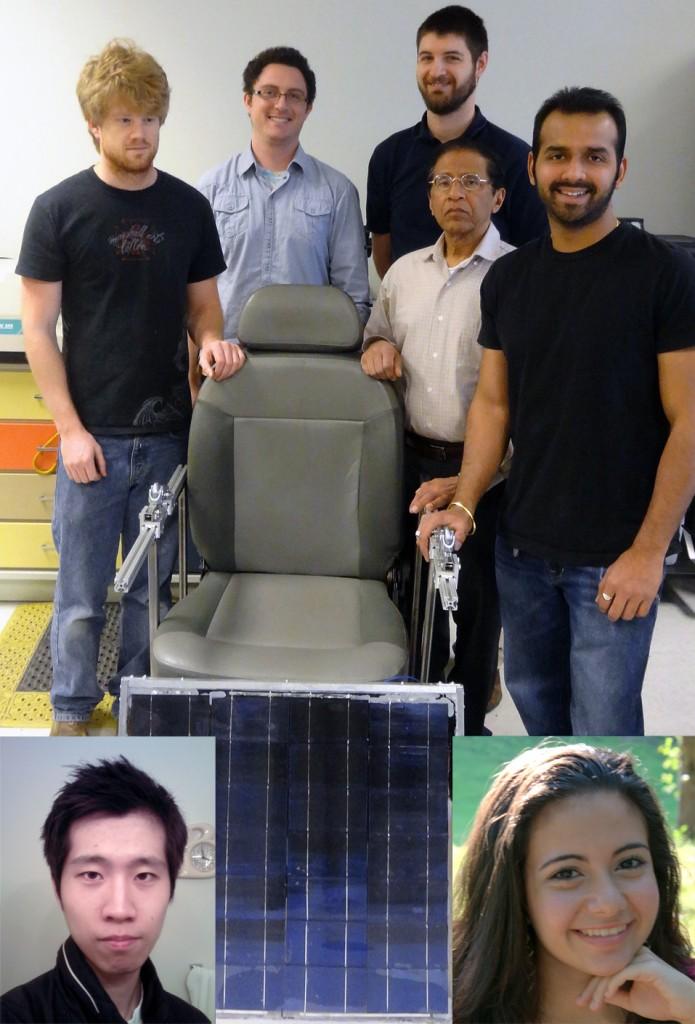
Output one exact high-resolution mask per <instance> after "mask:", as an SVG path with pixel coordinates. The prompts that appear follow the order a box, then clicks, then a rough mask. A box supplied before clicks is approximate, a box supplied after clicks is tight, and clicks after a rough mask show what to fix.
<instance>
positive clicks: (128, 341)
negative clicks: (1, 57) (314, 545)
mask: <svg viewBox="0 0 695 1024" xmlns="http://www.w3.org/2000/svg"><path fill="white" fill-rule="evenodd" d="M77 96H78V99H79V102H80V106H81V108H82V112H83V114H84V117H85V120H86V122H87V127H88V130H89V133H90V135H91V136H92V139H93V141H94V145H95V146H96V149H97V152H98V154H99V156H98V160H97V162H96V164H95V165H94V166H93V167H90V168H89V169H87V170H83V171H80V172H79V173H78V174H75V175H73V176H72V177H70V178H67V179H66V180H65V181H62V182H61V183H60V184H59V185H56V186H55V187H54V188H51V189H49V190H48V191H47V192H45V193H44V194H43V195H40V196H39V197H38V199H36V201H35V202H34V205H33V207H32V209H31V213H30V214H29V219H28V221H27V225H26V228H25V232H24V239H23V242H22V248H21V252H20V257H19V262H18V264H17V273H18V274H20V275H21V276H22V293H23V305H22V321H23V329H24V340H25V345H26V353H27V358H28V360H29V364H30V366H31V369H32V372H33V374H34V376H35V378H36V382H37V384H38V387H39V389H40V390H41V393H42V395H43V396H44V400H45V402H46V404H47V406H48V408H49V409H50V411H51V413H52V415H53V417H54V419H55V423H56V426H57V428H58V431H59V433H60V438H61V440H60V459H59V465H58V476H57V481H56V495H55V507H54V518H53V533H54V538H55V543H56V547H57V549H58V552H59V554H60V569H59V572H58V580H57V583H56V593H55V607H54V615H53V625H52V632H51V652H52V657H53V685H52V690H51V701H52V705H53V726H52V730H51V734H52V735H60V734H63V735H64V734H69V735H84V734H85V733H86V725H87V721H88V719H89V717H90V714H91V712H92V709H93V708H94V706H95V705H96V704H97V703H98V701H99V700H100V698H101V696H102V691H101V690H100V688H99V686H98V683H97V674H96V665H97V654H98V648H99V636H100V633H101V628H102V625H103V622H104V601H105V599H106V594H107V588H108V584H109V582H110V580H111V579H112V578H113V572H114V567H115V562H116V553H117V550H118V545H119V541H121V542H122V549H123V553H124V555H125V554H126V553H127V551H128V549H129V548H130V547H131V545H132V544H133V541H134V540H135V538H136V536H137V533H138V529H139V523H138V513H139V511H140V509H141V508H142V507H143V505H145V504H146V502H147V492H148V487H149V485H150V483H151V482H152V481H153V480H159V481H166V480H167V479H168V478H169V476H170V475H171V472H172V471H173V469H174V468H175V467H176V465H177V464H178V463H179V462H181V461H183V460H184V458H185V450H186V435H187V428H188V422H189V418H190V412H191V405H190V396H189V392H188V385H187V352H186V331H187V330H188V332H189V334H190V336H191V337H192V338H193V340H194V342H195V344H196V345H197V346H198V347H199V349H200V352H201V364H202V366H203V368H204V371H205V372H206V373H208V374H209V375H210V376H213V377H215V378H216V379H218V380H219V379H223V378H225V377H228V376H230V375H231V374H232V373H234V372H235V370H236V369H238V367H239V366H240V365H241V363H242V362H243V353H242V352H241V350H240V349H239V348H238V346H236V345H231V344H229V343H228V342H224V341H223V340H222V312H221V309H220V303H219V298H218V294H217V285H216V280H215V279H216V276H217V275H218V274H220V273H221V272H222V271H223V270H224V269H225V262H224V258H223V256H222V251H221V249H220V245H219V241H218V237H217V231H216V229H215V222H214V219H213V216H212V211H211V210H210V207H209V204H208V203H207V202H206V201H205V199H204V198H203V197H202V196H201V195H200V194H199V193H198V192H197V191H196V190H195V189H193V188H191V187H190V186H189V185H186V184H185V183H184V182H182V181H179V180H178V179H177V178H174V177H172V176H171V175H169V174H165V173H164V172H163V171H159V170H158V169H157V168H155V166H154V158H155V156H156V154H157V148H158V144H159V129H160V125H162V124H163V123H164V120H165V119H166V115H167V112H168V109H169V83H168V81H167V77H166V74H165V73H164V71H163V69H162V68H161V67H160V66H159V64H158V63H157V62H156V61H155V60H154V58H153V57H152V56H150V54H148V53H145V52H144V51H143V50H141V49H139V48H138V47H137V46H136V45H135V44H134V43H132V42H130V41H128V40H113V41H112V42H110V43H109V44H108V45H107V46H106V47H105V48H104V50H103V51H102V52H101V53H100V54H98V55H97V56H96V57H93V58H91V59H90V60H89V61H88V62H87V63H86V65H85V66H84V68H83V70H82V73H81V75H80V79H79V82H78V85H77ZM59 314H62V321H63V344H62V351H61V349H60V348H59V346H58V341H57V333H56V325H57V321H58V316H59ZM172 526H173V524H172ZM175 548H176V530H175V528H174V529H172V528H171V527H170V528H169V530H168V531H167V532H166V533H165V539H164V543H163V545H162V548H161V553H160V600H161V601H162V602H163V603H164V604H165V605H166V604H167V603H168V601H169V582H170V578H171V571H172V567H173V563H174V558H175ZM147 669H148V621H147V584H146V574H145V572H144V571H143V572H142V573H141V574H140V576H139V577H138V578H137V580H136V581H135V585H134V587H133V588H132V590H131V592H130V593H129V594H128V595H125V596H124V598H123V601H122V620H121V649H120V656H119V671H118V675H119V678H120V676H121V675H138V674H142V673H143V672H146V671H147Z"/></svg>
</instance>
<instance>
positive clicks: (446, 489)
mask: <svg viewBox="0 0 695 1024" xmlns="http://www.w3.org/2000/svg"><path fill="white" fill-rule="evenodd" d="M458 479H459V478H458V477H457V476H440V477H435V478H434V480H426V481H425V483H424V484H420V486H419V487H418V489H417V490H416V492H415V494H414V495H413V500H412V501H411V503H410V508H409V509H408V511H409V512H414V513H415V514H416V515H417V513H418V512H434V511H436V509H438V508H445V507H446V506H447V505H448V504H449V502H450V501H451V500H452V498H453V497H454V494H455V492H456V484H457V483H458Z"/></svg>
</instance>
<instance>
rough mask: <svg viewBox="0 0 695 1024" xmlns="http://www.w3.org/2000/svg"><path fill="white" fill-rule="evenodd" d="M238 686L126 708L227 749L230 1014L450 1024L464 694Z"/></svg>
mask: <svg viewBox="0 0 695 1024" xmlns="http://www.w3.org/2000/svg"><path fill="white" fill-rule="evenodd" d="M153 683H154V681H153ZM238 685H241V684H235V687H234V689H226V688H219V686H218V684H210V689H209V690H206V689H201V687H200V685H199V684H196V687H197V688H196V690H195V691H193V692H192V693H181V692H177V693H175V692H164V693H162V692H151V693H145V692H142V689H143V688H142V687H134V688H133V691H132V693H131V694H130V695H129V696H126V697H125V699H126V700H127V702H128V705H129V707H128V717H129V729H128V731H129V732H130V733H137V734H142V733H143V732H144V733H153V734H154V733H161V732H162V731H164V732H167V733H168V734H171V732H172V731H175V733H176V734H177V735H182V734H195V735H201V734H205V735H214V736H215V737H216V738H217V846H218V865H217V895H216V917H217V957H216V959H217V1006H218V1009H219V1011H220V1016H221V1017H225V1016H229V1017H236V1016H239V1015H243V1014H244V1013H249V1014H260V1015H261V1016H264V1015H265V1016H267V1017H271V1018H273V1019H276V1020H282V1019H285V1018H303V1017H313V1018H314V1019H316V1017H317V1016H319V1017H320V1018H321V1019H322V1020H324V1019H325V1018H326V1016H327V1015H331V1016H332V1015H335V1016H336V1017H338V1018H341V1017H342V1018H345V1017H350V1019H363V1018H364V1019H369V1017H371V1019H372V1020H373V1019H375V1018H376V1019H379V1020H394V1021H395V1020H403V1019H408V1020H410V1019H424V1020H441V1021H447V1020H450V1019H451V1018H450V999H449V973H450V972H449V949H450V940H449V923H450V913H449V884H448V883H449V810H448V779H449V737H450V720H451V716H452V705H453V703H454V701H453V698H452V695H451V694H452V692H453V690H454V688H453V687H449V688H447V687H435V686H429V687H413V688H411V689H412V690H413V691H416V692H417V695H416V696H415V695H414V694H413V693H411V694H408V693H407V692H406V690H405V689H404V688H403V687H396V686H393V687H385V688H384V689H385V690H386V691H390V692H385V693H384V692H379V693H373V694H370V693H365V692H356V693H345V692H336V687H330V688H328V687H326V688H325V689H323V690H321V691H320V692H317V690H316V688H314V687H312V688H311V690H308V689H307V688H306V687H305V688H302V687H300V686H298V685H297V684H295V685H294V687H293V688H292V689H291V690H289V691H288V690H287V689H285V688H282V689H281V688H277V689H270V687H267V686H264V687H263V688H259V687H256V688H253V687H251V689H250V690H249V689H248V688H246V689H244V690H241V691H240V690H239V689H238V688H237V686H238ZM157 689H158V690H161V681H157ZM137 690H140V691H141V692H136V691H137ZM447 690H448V691H449V692H448V693H443V692H442V691H447Z"/></svg>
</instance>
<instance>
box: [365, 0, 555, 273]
mask: <svg viewBox="0 0 695 1024" xmlns="http://www.w3.org/2000/svg"><path fill="white" fill-rule="evenodd" d="M487 59H488V39H487V31H486V29H485V25H484V23H483V20H482V18H480V17H479V16H478V15H477V14H476V13H475V12H474V11H471V10H470V9H469V8H468V7H460V6H459V5H457V4H453V5H451V6H449V7H443V8H442V9H441V10H439V11H435V12H434V14H431V15H430V16H429V17H428V18H426V19H425V21H424V22H423V23H422V25H420V28H419V29H418V33H417V72H416V74H417V84H418V88H419V90H420V93H421V95H422V98H423V100H424V101H425V106H426V107H427V111H426V113H425V114H424V115H423V117H422V120H421V121H419V122H418V123H417V124H416V125H414V126H413V127H412V128H406V129H405V130H404V131H400V132H396V133H395V135H391V136H389V138H387V139H385V140H384V141H383V142H381V143H379V145H378V146H377V147H376V149H375V150H374V153H373V154H372V158H371V160H370V161H369V176H368V179H367V227H368V228H369V230H370V231H371V232H372V241H373V247H374V266H375V267H376V269H377V271H378V273H379V276H380V277H383V276H384V274H385V273H386V271H387V270H388V268H389V267H390V266H391V264H392V263H393V262H395V260H397V259H398V258H399V256H404V255H405V254H406V253H408V252H413V250H415V249H422V248H424V247H425V246H429V245H434V243H435V242H436V240H437V238H438V237H439V233H440V232H439V226H438V225H437V223H436V221H435V219H434V217H433V216H432V214H431V213H430V210H429V206H428V204H427V196H426V194H425V193H424V191H423V188H422V182H423V180H424V179H425V177H426V175H427V171H428V170H429V168H430V167H431V166H432V164H433V163H434V160H435V157H436V153H437V150H438V149H439V146H440V144H441V143H442V142H449V141H451V140H453V139H458V140H459V141H461V142H465V141H466V140H469V139H470V140H474V141H477V142H479V143H480V144H481V145H484V146H486V147H487V148H488V149H490V150H491V151H492V152H493V153H494V154H495V157H496V158H497V161H498V163H499V164H500V167H501V168H502V174H503V180H504V188H505V191H506V196H507V198H506V199H505V201H504V205H503V206H502V208H501V209H500V210H499V211H498V212H497V213H496V214H495V215H494V217H493V218H492V219H493V223H494V224H495V226H496V227H497V229H498V231H499V233H500V235H501V237H502V240H503V241H505V242H510V243H511V244H512V245H523V243H524V242H528V241H529V240H530V239H532V238H537V237H538V235H540V234H544V233H545V231H546V230H547V225H546V219H545V214H544V212H543V206H542V204H541V203H540V201H539V199H538V196H537V195H536V193H535V191H534V190H533V189H532V188H531V186H530V184H529V181H528V176H527V174H526V159H527V156H528V152H529V147H528V145H527V144H526V143H525V142H524V141H523V139H519V138H517V136H516V135H512V134H510V133H509V132H506V131H504V129H502V128H498V127H497V125H494V124H492V123H491V122H490V121H488V120H487V119H486V118H485V117H483V115H482V114H481V112H480V109H479V108H478V107H477V106H476V103H475V99H476V96H475V94H476V89H477V86H478V81H479V79H480V76H481V75H482V74H483V72H484V71H485V68H486V67H487Z"/></svg>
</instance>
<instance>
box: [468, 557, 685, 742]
mask: <svg viewBox="0 0 695 1024" xmlns="http://www.w3.org/2000/svg"><path fill="white" fill-rule="evenodd" d="M503 692H504V696H503V698H502V702H501V704H500V705H499V706H498V707H497V708H496V709H495V710H494V711H492V712H491V713H490V714H489V715H488V716H487V718H486V719H485V724H486V725H487V727H488V728H489V729H491V730H492V732H493V734H495V735H498V736H518V735H520V734H523V732H524V729H523V726H522V724H521V720H520V718H519V716H518V714H517V712H516V708H515V707H514V704H513V703H512V700H511V698H510V696H509V694H508V693H507V691H506V690H503ZM643 699H644V723H645V732H646V733H647V734H648V735H651V736H664V735H670V734H675V735H678V736H683V735H693V734H695V575H691V576H678V577H674V576H670V577H669V578H668V582H667V589H666V590H665V593H664V599H663V600H662V602H661V607H660V608H659V614H658V616H657V620H656V627H655V629H654V637H653V640H652V647H651V652H650V656H649V664H648V666H647V675H646V677H645V680H644V691H643Z"/></svg>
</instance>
